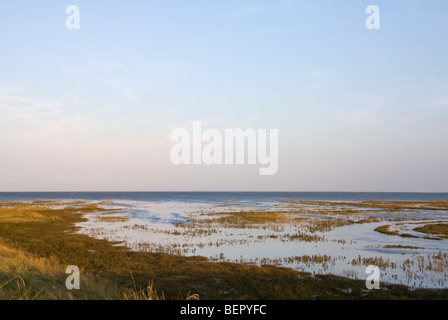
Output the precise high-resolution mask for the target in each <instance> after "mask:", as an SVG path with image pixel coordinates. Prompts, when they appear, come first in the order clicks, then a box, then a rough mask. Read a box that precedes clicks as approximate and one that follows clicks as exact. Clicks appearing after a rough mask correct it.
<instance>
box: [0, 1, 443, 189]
mask: <svg viewBox="0 0 448 320" xmlns="http://www.w3.org/2000/svg"><path fill="white" fill-rule="evenodd" d="M372 4H373V5H376V6H377V7H378V8H379V10H380V16H379V17H380V29H373V30H369V29H367V28H366V25H365V22H366V19H367V18H368V17H369V14H368V13H367V14H366V8H367V7H368V6H369V5H372ZM69 5H76V6H77V7H78V8H79V22H80V28H79V29H75V30H69V29H67V27H66V20H67V18H69V16H70V14H67V13H66V8H67V7H68V6H69ZM447 57H448V2H447V1H446V0H407V1H402V0H396V1H385V0H369V1H366V0H358V1H352V0H340V1H334V0H318V1H316V0H301V1H299V0H270V1H265V0H244V1H241V0H239V1H236V0H226V1H220V0H219V1H209V0H208V1H207V0H189V1H186V0H183V1H180V0H166V1H153V0H132V1H103V0H101V1H100V0H89V1H82V0H73V1H61V0H58V1H54V0H18V1H12V0H0V191H388V192H392V191H397V192H448V148H447V146H448V125H447V124H448V59H447ZM194 121H200V122H201V123H202V126H203V127H204V128H210V129H216V130H219V131H222V132H224V130H225V129H226V128H241V129H244V130H246V129H254V130H258V129H267V130H269V129H276V130H278V134H279V139H278V144H279V149H278V158H279V163H278V171H277V173H276V174H275V175H269V176H261V175H259V165H250V164H242V165H204V164H203V165H175V164H173V163H172V161H171V160H170V150H171V149H172V147H173V142H172V141H171V140H170V134H171V133H172V132H173V130H175V129H178V128H184V129H186V130H190V131H191V130H192V126H193V122H194Z"/></svg>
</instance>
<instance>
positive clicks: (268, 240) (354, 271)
mask: <svg viewBox="0 0 448 320" xmlns="http://www.w3.org/2000/svg"><path fill="white" fill-rule="evenodd" d="M99 203H100V205H101V206H102V207H104V208H107V209H110V211H107V212H101V213H91V214H87V215H86V218H88V221H86V222H82V223H79V224H78V226H79V227H80V229H79V232H81V233H84V234H88V235H90V236H93V237H96V238H101V239H107V240H112V241H119V242H121V243H122V244H123V245H125V246H127V247H129V248H131V249H132V250H141V251H149V252H165V253H169V254H177V255H185V256H194V255H199V256H204V257H207V258H208V259H210V260H212V261H217V262H220V261H227V262H237V263H251V264H258V265H263V264H270V265H277V266H282V267H289V268H293V269H296V270H300V271H305V272H310V273H312V274H325V273H330V274H335V275H339V276H344V277H349V278H355V279H366V278H367V277H368V275H369V274H366V267H367V266H369V265H376V266H378V267H379V268H380V271H381V275H380V281H382V282H385V283H396V284H404V285H406V286H409V287H411V288H448V275H447V270H448V257H447V256H448V239H447V238H446V237H444V236H443V235H442V236H440V235H431V234H425V233H422V232H417V231H415V230H414V229H415V228H417V227H418V226H423V225H426V224H429V223H436V222H437V223H448V203H447V204H446V207H444V206H443V205H442V207H434V205H433V204H432V203H430V202H423V203H411V202H410V203H403V202H401V203H394V202H390V203H387V202H378V203H374V202H370V203H365V202H350V203H347V202H343V203H338V202H320V201H316V202H310V201H308V202H295V201H294V202H289V201H277V202H272V201H271V202H257V203H252V202H241V201H229V202H226V203H221V204H216V203H207V202H202V203H198V202H196V203H191V202H172V201H167V202H140V201H134V202H132V201H118V200H117V201H107V202H101V201H99ZM369 204H370V206H369ZM384 226H388V227H387V233H385V232H379V231H378V230H382V229H381V228H383V230H384ZM378 228H379V229H378Z"/></svg>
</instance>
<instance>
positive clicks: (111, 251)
mask: <svg viewBox="0 0 448 320" xmlns="http://www.w3.org/2000/svg"><path fill="white" fill-rule="evenodd" d="M100 210H103V209H101V208H99V207H98V206H96V205H94V204H88V203H83V202H77V203H70V204H65V205H56V206H54V204H52V203H45V202H38V203H32V204H22V203H10V202H3V203H0V260H1V262H2V263H1V264H0V299H90V300H91V299H136V298H137V299H141V298H145V299H146V298H152V299H157V298H165V299H186V298H187V297H189V296H192V295H197V296H194V297H196V298H197V297H198V296H199V298H200V299H340V298H343V299H444V298H446V297H447V296H448V290H415V291H411V290H409V289H408V288H406V287H404V286H399V285H392V286H386V285H382V289H381V290H370V291H369V290H366V287H365V282H364V281H357V280H350V279H346V278H341V277H335V276H331V275H327V276H316V277H312V276H310V275H308V274H304V273H300V272H297V271H294V270H292V269H287V268H278V267H273V266H263V267H257V266H253V265H244V264H233V263H214V262H209V261H207V260H206V259H205V258H202V257H182V256H176V255H168V254H162V253H160V254H155V253H145V252H132V251H130V250H128V249H127V248H125V247H122V246H120V245H119V244H118V243H112V242H109V241H105V240H98V239H94V238H91V237H89V236H86V235H82V234H77V233H75V232H76V227H75V223H77V222H80V221H83V219H84V218H83V214H84V213H88V212H92V211H100ZM69 265H76V266H78V267H79V268H80V271H81V289H80V290H72V291H69V290H68V289H66V287H65V280H66V278H67V276H68V275H67V274H65V269H66V267H67V266H69ZM148 285H149V287H148Z"/></svg>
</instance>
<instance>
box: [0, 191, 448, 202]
mask: <svg viewBox="0 0 448 320" xmlns="http://www.w3.org/2000/svg"><path fill="white" fill-rule="evenodd" d="M59 199H70V200H97V199H110V200H129V201H146V202H154V201H158V202H160V201H176V202H211V203H222V202H225V201H231V200H235V201H249V202H277V201H279V200H282V199H291V200H326V201H364V200H377V201H430V200H448V193H407V192H0V201H34V200H59Z"/></svg>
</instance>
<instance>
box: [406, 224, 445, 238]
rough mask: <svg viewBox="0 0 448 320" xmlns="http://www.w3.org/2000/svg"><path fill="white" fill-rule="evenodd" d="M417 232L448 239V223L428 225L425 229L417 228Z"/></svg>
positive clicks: (415, 229)
mask: <svg viewBox="0 0 448 320" xmlns="http://www.w3.org/2000/svg"><path fill="white" fill-rule="evenodd" d="M413 230H414V231H417V232H422V233H426V234H435V235H439V236H442V237H444V238H448V223H436V224H426V225H424V226H423V227H417V228H414V229H413Z"/></svg>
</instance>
